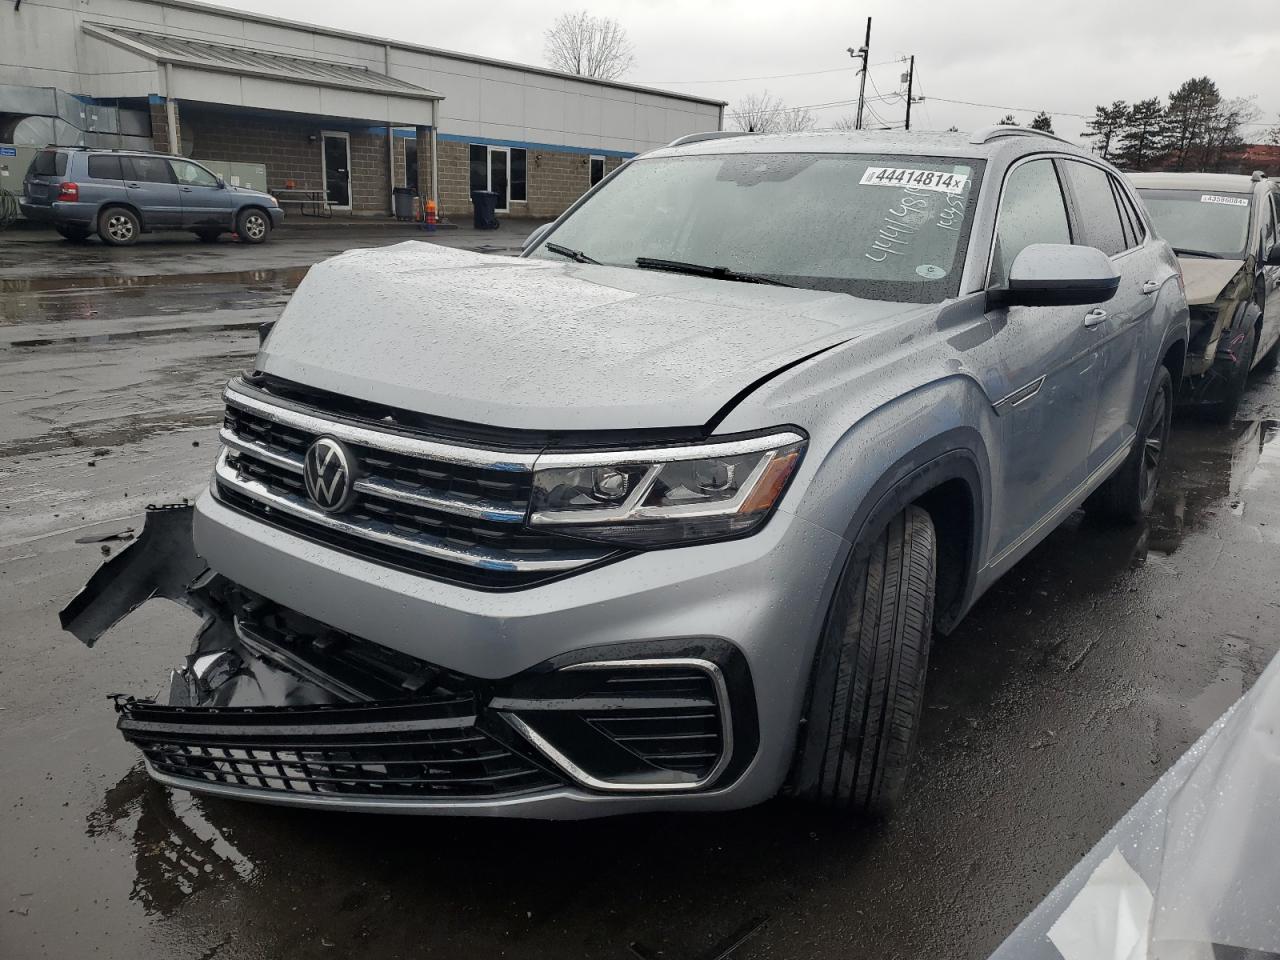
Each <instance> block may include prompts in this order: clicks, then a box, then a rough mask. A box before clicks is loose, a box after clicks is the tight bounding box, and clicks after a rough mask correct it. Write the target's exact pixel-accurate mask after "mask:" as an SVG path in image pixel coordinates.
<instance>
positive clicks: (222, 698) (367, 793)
mask: <svg viewBox="0 0 1280 960" xmlns="http://www.w3.org/2000/svg"><path fill="white" fill-rule="evenodd" d="M179 578H181V580H180V579H179ZM151 597H166V598H168V599H171V600H175V601H177V602H179V603H182V604H183V605H185V606H187V607H189V608H191V609H192V610H194V611H195V612H196V613H198V614H200V615H201V616H202V617H203V623H202V624H201V626H200V628H199V630H198V632H197V634H196V637H195V642H194V644H193V645H192V647H191V651H190V653H189V654H188V655H187V658H186V662H185V664H184V665H183V666H181V667H180V668H178V669H176V670H174V671H173V674H172V676H171V679H170V689H169V696H168V703H167V704H160V703H157V702H155V701H152V700H142V699H135V698H132V697H128V698H126V697H117V698H116V708H117V710H118V711H119V720H118V726H119V729H120V732H121V733H122V734H123V735H124V737H125V739H126V740H128V741H129V742H130V743H133V744H134V745H136V746H137V747H138V748H139V749H140V750H142V752H143V755H144V756H145V757H146V760H147V765H148V768H149V770H150V772H151V774H152V775H153V776H154V777H155V778H156V779H159V780H161V781H162V782H164V783H167V784H169V785H171V786H176V787H181V788H183V789H188V790H193V791H196V792H209V793H217V794H223V795H230V796H237V797H241V798H246V799H260V800H267V801H272V802H280V803H296V804H316V803H320V804H330V805H333V806H337V807H341V808H345V809H355V808H367V809H384V810H396V809H402V810H403V809H412V808H418V807H420V808H423V809H428V808H432V809H437V810H446V811H447V810H449V809H457V810H462V808H464V807H465V806H466V805H467V803H469V802H471V803H477V804H480V803H484V802H486V801H493V800H500V799H506V798H512V797H523V796H530V795H534V794H538V793H544V792H555V791H564V790H567V789H571V788H573V789H577V790H579V791H582V792H586V793H595V794H620V793H631V794H637V793H640V794H653V793H679V792H685V791H691V790H701V789H713V788H718V787H722V786H725V785H727V784H729V783H731V782H732V781H733V780H734V779H736V777H737V776H738V775H739V774H741V773H742V771H743V770H745V769H746V767H747V765H748V764H749V763H750V761H751V758H752V757H753V756H754V755H755V752H756V748H757V746H758V744H759V730H758V726H757V720H756V708H755V700H754V694H753V687H752V682H751V676H750V673H749V671H748V667H747V664H746V659H745V658H744V657H743V655H742V653H741V651H739V650H738V649H737V648H736V647H734V646H732V645H731V644H729V643H728V642H726V641H724V640H719V639H715V638H675V639H668V640H648V641H643V642H636V643H627V644H612V645H608V646H597V647H588V648H584V649H581V650H576V651H574V652H572V653H569V654H565V655H563V656H560V657H557V658H554V659H552V660H549V661H546V662H544V663H540V664H538V665H537V666H535V667H532V668H530V669H529V670H526V671H524V672H522V673H520V674H517V675H515V676H513V677H507V678H504V679H500V680H486V679H482V678H478V677H471V676H466V675H463V674H459V673H456V672H453V671H449V670H447V669H444V668H442V667H439V666H436V665H433V664H430V663H427V662H425V661H422V660H419V659H417V658H415V657H412V656H409V655H407V654H404V653H401V652H399V651H396V650H393V649H391V648H389V647H385V646H382V645H380V644H376V643H372V642H370V641H368V640H365V639H362V638H360V637H357V636H353V635H351V634H348V633H345V632H342V631H339V630H335V629H333V628H332V627H329V626H327V625H325V624H323V623H320V622H319V621H316V620H313V619H311V618H309V617H306V616H304V615H302V614H300V613H298V612H296V611H293V610H290V609H288V608H286V607H282V606H280V605H279V604H276V603H274V602H273V601H271V600H269V599H267V598H265V597H262V596H259V595H257V594H255V593H253V592H251V591H249V590H247V589H245V588H244V587H241V586H239V585H237V584H235V583H232V582H231V581H229V580H227V579H226V578H225V577H222V576H220V575H218V574H216V573H213V572H212V571H209V570H204V569H202V565H201V564H200V563H199V562H198V560H197V559H196V558H195V553H194V546H193V545H192V542H191V533H190V508H189V507H182V506H179V507H176V508H167V509H157V510H153V511H151V512H149V513H148V515H147V523H146V526H145V527H144V529H143V533H142V536H140V537H139V539H138V540H137V541H136V542H135V543H134V544H133V545H131V546H130V547H128V548H126V549H125V550H124V551H122V552H121V553H120V554H118V555H117V556H116V557H115V558H113V559H112V560H111V561H110V562H109V563H108V564H106V565H105V566H104V567H103V568H102V569H100V570H99V571H98V572H97V573H96V574H95V575H94V577H93V578H92V579H91V580H90V583H89V585H88V586H87V587H86V588H85V590H84V591H82V593H81V594H80V595H79V596H78V597H77V598H76V599H75V600H73V601H72V603H71V604H70V605H69V606H68V608H67V610H65V611H64V612H63V625H64V627H66V629H68V630H70V631H72V632H74V633H75V634H76V635H77V636H78V637H79V638H80V639H81V640H82V641H84V642H85V643H86V644H88V645H92V644H93V643H94V642H95V641H96V640H97V639H98V638H99V637H100V636H101V634H102V633H103V632H104V631H105V630H107V629H109V628H110V627H111V626H113V625H115V624H116V623H118V622H119V621H120V620H121V619H123V618H124V617H125V616H126V615H127V614H128V613H129V612H131V611H132V610H133V609H135V608H136V607H137V606H138V605H140V604H141V603H142V602H143V601H145V600H146V599H149V598H151Z"/></svg>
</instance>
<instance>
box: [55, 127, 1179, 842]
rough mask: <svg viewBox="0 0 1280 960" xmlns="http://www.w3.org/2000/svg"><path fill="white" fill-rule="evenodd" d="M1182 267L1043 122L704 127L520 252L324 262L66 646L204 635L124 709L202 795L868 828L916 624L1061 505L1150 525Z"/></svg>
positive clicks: (425, 253) (916, 647)
mask: <svg viewBox="0 0 1280 960" xmlns="http://www.w3.org/2000/svg"><path fill="white" fill-rule="evenodd" d="M1180 284H1181V280H1180V276H1179V273H1178V266H1177V260H1176V258H1175V257H1174V255H1173V253H1172V251H1171V250H1170V249H1169V246H1168V245H1167V244H1166V243H1165V242H1164V241H1162V240H1160V239H1159V238H1158V237H1157V236H1156V235H1155V234H1154V233H1153V231H1152V230H1151V229H1150V224H1149V221H1148V219H1147V216H1146V214H1145V213H1143V212H1142V208H1141V205H1140V203H1139V202H1138V200H1137V198H1136V197H1135V196H1134V194H1133V192H1132V191H1131V189H1130V188H1129V187H1128V186H1127V185H1126V184H1125V182H1124V181H1123V178H1122V177H1121V176H1120V175H1119V174H1118V173H1117V172H1116V170H1115V169H1114V168H1112V167H1110V166H1108V165H1107V164H1105V163H1102V162H1099V161H1098V160H1096V159H1094V158H1093V157H1090V156H1089V155H1087V154H1085V153H1083V152H1082V151H1081V150H1079V149H1078V148H1076V147H1074V146H1073V145H1071V144H1069V143H1067V142H1066V141H1063V140H1061V139H1059V138H1056V137H1052V136H1051V135H1042V134H1039V133H1035V132H1032V131H1027V130H1022V129H1019V128H1011V127H998V128H990V129H987V130H984V131H981V132H979V133H977V134H975V135H973V136H966V135H937V136H932V135H919V134H913V135H908V136H903V135H901V134H888V133H887V134H868V133H860V134H816V135H794V134H792V135H779V136H762V135H750V136H736V137H727V136H721V135H701V136H693V137H687V138H684V139H682V140H678V141H676V142H675V143H674V144H672V145H671V146H670V147H668V148H664V149H661V150H656V151H653V152H651V153H649V154H646V155H645V156H643V157H641V158H638V159H634V160H632V161H630V162H628V163H626V164H625V165H623V166H622V167H621V168H620V169H618V170H617V171H615V172H613V173H612V174H611V175H610V176H609V177H608V178H606V179H605V180H604V181H603V182H602V183H601V184H599V185H598V186H597V187H596V188H594V189H593V190H592V191H590V192H589V193H588V194H587V195H586V196H585V197H583V198H582V199H581V200H580V201H579V202H578V203H577V204H575V205H574V206H573V207H572V208H571V209H570V210H569V211H568V212H567V213H566V214H565V215H564V216H562V217H561V218H560V219H559V220H558V221H557V222H556V223H555V224H554V225H552V226H551V227H550V228H548V229H545V230H541V231H539V232H538V233H537V234H535V236H533V237H532V238H531V242H530V243H529V245H528V247H527V249H526V250H525V252H524V254H523V257H522V258H518V259H517V258H503V257H497V256H488V255H484V254H479V253H472V252H468V251H464V250H455V249H447V248H443V247H439V246H432V245H428V244H422V243H414V242H408V243H403V244H399V245H396V246H392V247H385V248H381V249H377V250H354V251H349V252H347V253H345V254H343V255H341V256H339V257H336V258H334V259H332V260H329V261H327V262H325V263H322V264H319V265H317V266H316V267H314V268H312V270H311V271H310V272H309V273H308V275H307V277H306V279H305V280H304V281H303V282H302V284H301V286H299V288H298V290H297V292H296V293H295V294H294V296H293V298H292V300H291V301H290V303H289V304H288V306H287V308H286V309H285V311H284V314H283V316H282V317H281V319H280V320H279V322H278V323H277V324H276V326H275V327H274V329H272V330H271V331H270V333H269V334H268V335H267V337H266V340H265V343H264V344H263V347H262V349H261V351H260V353H259V356H258V359H257V361H256V364H255V369H254V371H253V372H252V373H251V374H249V375H246V376H245V377H243V378H239V379H236V380H234V381H232V382H231V383H230V385H229V386H228V388H227V390H226V393H225V400H226V419H225V423H224V426H223V429H222V433H221V437H222V443H223V448H222V450H221V452H220V453H219V454H218V457H217V462H216V466H215V468H214V474H213V478H212V481H211V484H210V489H209V491H208V492H207V493H206V494H205V495H203V496H201V498H200V499H199V501H198V503H197V504H196V505H195V507H194V515H193V517H192V524H191V525H188V522H187V521H188V518H187V513H188V512H190V511H191V510H192V508H187V510H186V511H184V510H183V509H181V508H179V509H177V510H173V511H160V512H158V513H155V514H153V515H151V516H150V517H149V518H148V521H147V526H146V528H145V529H144V533H143V536H142V538H141V539H140V540H139V541H138V543H137V544H136V545H135V546H133V547H131V548H130V549H129V550H128V551H125V552H123V553H121V554H119V555H118V556H117V557H116V558H114V559H113V560H112V561H111V563H110V564H108V566H107V567H104V568H103V570H101V571H99V573H98V574H97V575H95V577H94V579H93V580H92V581H91V582H90V585H89V587H88V588H86V590H85V591H84V592H83V593H82V594H81V595H80V596H79V597H78V598H77V600H76V601H75V602H74V603H73V604H72V606H71V607H69V608H68V610H67V611H64V625H66V626H67V627H68V628H69V629H71V630H72V631H73V632H75V633H76V634H77V635H79V636H81V637H82V639H85V640H86V641H90V642H91V641H92V640H93V639H95V638H96V636H97V635H98V633H100V632H101V630H102V629H104V627H105V625H106V624H109V623H114V622H115V621H116V620H118V619H119V618H120V617H121V616H123V615H124V614H125V613H126V612H127V611H128V609H129V608H130V607H131V606H133V605H136V604H137V603H140V602H141V601H142V600H143V599H146V598H148V597H152V596H170V597H175V598H179V599H181V600H182V601H183V602H185V603H188V604H189V605H191V606H192V607H194V608H195V609H197V610H199V611H200V612H201V613H203V614H204V615H205V616H206V621H205V627H204V628H202V630H201V633H200V635H199V637H198V638H197V640H196V643H195V646H194V648H193V650H192V652H191V654H190V656H189V658H188V660H187V663H186V666H185V667H183V668H182V669H181V670H179V671H177V672H176V673H175V674H174V677H173V680H172V685H171V689H170V694H169V703H167V704H161V703H156V702H153V701H150V700H130V699H125V700H122V701H121V702H120V704H119V709H120V711H121V712H120V718H119V727H120V729H121V730H122V732H123V734H124V736H125V737H126V738H127V739H128V740H130V741H131V742H133V743H135V744H136V745H138V746H139V747H140V748H141V749H142V751H143V753H144V755H145V757H146V760H147V765H148V770H149V771H150V773H151V775H152V776H153V777H155V778H156V779H158V780H160V781H162V782H164V783H168V784H171V785H174V786H178V787H181V788H183V789H189V790H194V791H199V792H207V793H214V794H221V795H225V796H231V797H242V798H253V799H260V800H269V801H273V802H282V803H294V804H313V805H327V806H330V807H337V808H349V809H378V810H393V811H414V812H430V813H453V814H491V815H503V816H540V817H587V816H600V815H604V814H613V813H624V812H632V811H642V810H713V809H727V808H734V807H742V806H746V805H748V804H753V803H757V802H760V801H763V800H765V799H767V798H769V797H772V796H774V795H775V794H777V793H779V791H785V792H787V793H790V794H793V795H797V796H801V797H805V798H809V799H811V800H813V801H816V802H818V803H821V804H826V805H828V806H831V807H835V808H838V809H841V810H845V811H852V812H857V813H878V812H882V811H884V810H886V809H888V808H889V807H890V805H891V804H892V802H893V800H894V798H895V797H896V796H897V795H898V794H899V792H900V791H901V789H902V787H903V782H904V779H905V777H906V771H907V765H908V760H909V757H910V755H911V750H912V744H913V741H914V738H915V732H916V727H917V724H918V721H919V717H920V712H921V707H922V700H923V696H924V688H925V683H924V680H925V668H926V662H927V660H928V655H929V648H930V643H931V641H932V638H933V634H934V631H935V629H936V630H938V631H940V632H942V633H946V632H949V631H950V630H951V629H952V628H953V627H955V625H956V624H957V622H958V621H959V620H960V619H961V617H963V616H964V614H965V613H966V612H967V611H968V610H969V608H970V607H971V606H972V605H973V603H974V601H975V600H976V599H977V598H978V597H979V596H981V595H982V593H983V592H984V591H985V590H986V589H987V588H988V587H990V586H991V584H992V583H994V582H995V581H996V580H997V579H998V578H999V577H1000V576H1001V575H1003V574H1004V573H1005V572H1006V571H1008V570H1009V569H1010V568H1011V567H1012V566H1013V565H1014V564H1015V563H1017V562H1018V560H1019V559H1020V558H1022V557H1023V556H1025V555H1026V554H1027V553H1028V552H1029V551H1030V550H1031V549H1032V548H1033V547H1035V546H1036V544H1037V543H1039V542H1040V541H1041V540H1043V539H1044V537H1045V536H1046V535H1048V533H1049V532H1050V531H1051V530H1053V529H1054V527H1056V526H1057V525H1058V524H1059V523H1060V522H1061V521H1062V520H1063V519H1064V518H1065V517H1067V516H1068V515H1069V514H1071V513H1072V512H1073V511H1075V510H1076V509H1077V508H1079V507H1080V506H1081V505H1082V504H1083V505H1085V507H1086V508H1087V509H1088V510H1090V511H1092V512H1094V513H1096V514H1097V515H1098V516H1100V517H1105V518H1111V519H1113V520H1116V521H1119V522H1133V521H1135V520H1137V519H1138V518H1140V517H1142V515H1143V514H1145V513H1146V512H1147V511H1148V510H1149V509H1150V508H1151V505H1152V501H1153V498H1154V497H1155V492H1156V485H1157V483H1158V481H1159V476H1160V468H1161V462H1162V455H1163V452H1164V447H1165V440H1166V438H1167V435H1168V431H1169V423H1170V411H1171V409H1172V402H1173V385H1174V384H1175V383H1176V382H1178V380H1179V379H1180V377H1181V376H1182V368H1183V362H1184V352H1185V349H1186V342H1187V336H1188V329H1187V324H1188V320H1187V306H1186V300H1185V298H1184V296H1183V293H1182V289H1181V285H1180ZM192 526H193V527H194V548H193V547H192V545H191V541H190V537H191V532H190V531H191V527H192ZM184 539H185V541H186V542H185V544H184V543H183V540H184ZM197 552H198V554H199V558H200V559H199V560H197V559H196V556H195V554H196V553H197ZM206 564H207V566H208V568H209V570H208V571H207V572H204V573H201V572H200V571H201V570H202V568H203V567H204V566H205V565H206ZM196 574H199V576H198V577H197V578H196V579H195V581H194V584H193V585H192V586H191V588H190V589H187V588H186V587H185V584H186V583H187V581H188V580H189V579H190V578H191V577H193V576H196Z"/></svg>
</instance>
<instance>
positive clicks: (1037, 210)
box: [991, 160, 1071, 287]
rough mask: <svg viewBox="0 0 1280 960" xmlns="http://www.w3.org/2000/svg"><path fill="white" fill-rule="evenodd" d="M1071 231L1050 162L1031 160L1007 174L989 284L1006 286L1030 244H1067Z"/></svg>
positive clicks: (1060, 189)
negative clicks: (1021, 255) (1014, 265)
mask: <svg viewBox="0 0 1280 960" xmlns="http://www.w3.org/2000/svg"><path fill="white" fill-rule="evenodd" d="M1070 242H1071V228H1070V226H1069V225H1068V223H1067V208H1066V204H1065V203H1064V202H1063V199H1062V186H1061V185H1060V184H1059V183H1058V174H1057V173H1056V172H1055V171H1054V169H1053V161H1052V160H1033V161H1031V162H1030V163H1024V164H1023V165H1022V166H1020V167H1018V168H1017V169H1015V170H1014V171H1013V173H1011V174H1009V179H1008V180H1006V181H1005V184H1004V196H1003V197H1002V198H1001V200H1000V217H999V219H998V220H997V221H996V244H995V253H994V255H993V256H992V258H991V283H992V284H993V285H995V286H998V287H1003V286H1006V285H1007V284H1008V282H1009V268H1010V267H1011V266H1012V265H1013V261H1014V260H1015V259H1017V256H1018V254H1020V253H1021V252H1022V251H1023V250H1025V249H1026V248H1027V247H1029V246H1030V245H1031V244H1033V243H1070Z"/></svg>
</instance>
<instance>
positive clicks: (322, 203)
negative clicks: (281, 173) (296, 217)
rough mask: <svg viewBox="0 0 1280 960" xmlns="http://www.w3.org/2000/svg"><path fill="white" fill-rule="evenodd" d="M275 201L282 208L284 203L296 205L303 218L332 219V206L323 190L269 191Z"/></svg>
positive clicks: (281, 188) (296, 188)
mask: <svg viewBox="0 0 1280 960" xmlns="http://www.w3.org/2000/svg"><path fill="white" fill-rule="evenodd" d="M271 195H272V196H273V197H275V198H276V201H277V202H278V203H279V204H280V205H281V206H284V205H285V204H286V203H296V204H298V212H299V213H300V214H301V215H302V216H304V217H324V218H325V219H332V218H333V205H332V204H331V203H330V202H329V199H328V198H327V197H326V196H325V192H324V191H323V190H308V189H305V188H303V187H280V188H278V189H276V190H272V191H271Z"/></svg>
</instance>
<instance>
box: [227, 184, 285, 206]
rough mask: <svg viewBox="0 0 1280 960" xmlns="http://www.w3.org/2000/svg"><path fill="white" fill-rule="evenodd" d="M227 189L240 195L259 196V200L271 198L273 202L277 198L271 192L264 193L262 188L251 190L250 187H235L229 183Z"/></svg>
mask: <svg viewBox="0 0 1280 960" xmlns="http://www.w3.org/2000/svg"><path fill="white" fill-rule="evenodd" d="M227 189H228V190H230V191H231V192H232V193H234V194H235V195H236V196H238V197H257V198H258V199H259V200H271V201H273V202H274V200H275V198H274V197H272V196H271V194H269V193H264V192H263V191H261V190H250V189H249V188H248V187H233V186H231V185H230V184H228V185H227Z"/></svg>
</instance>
